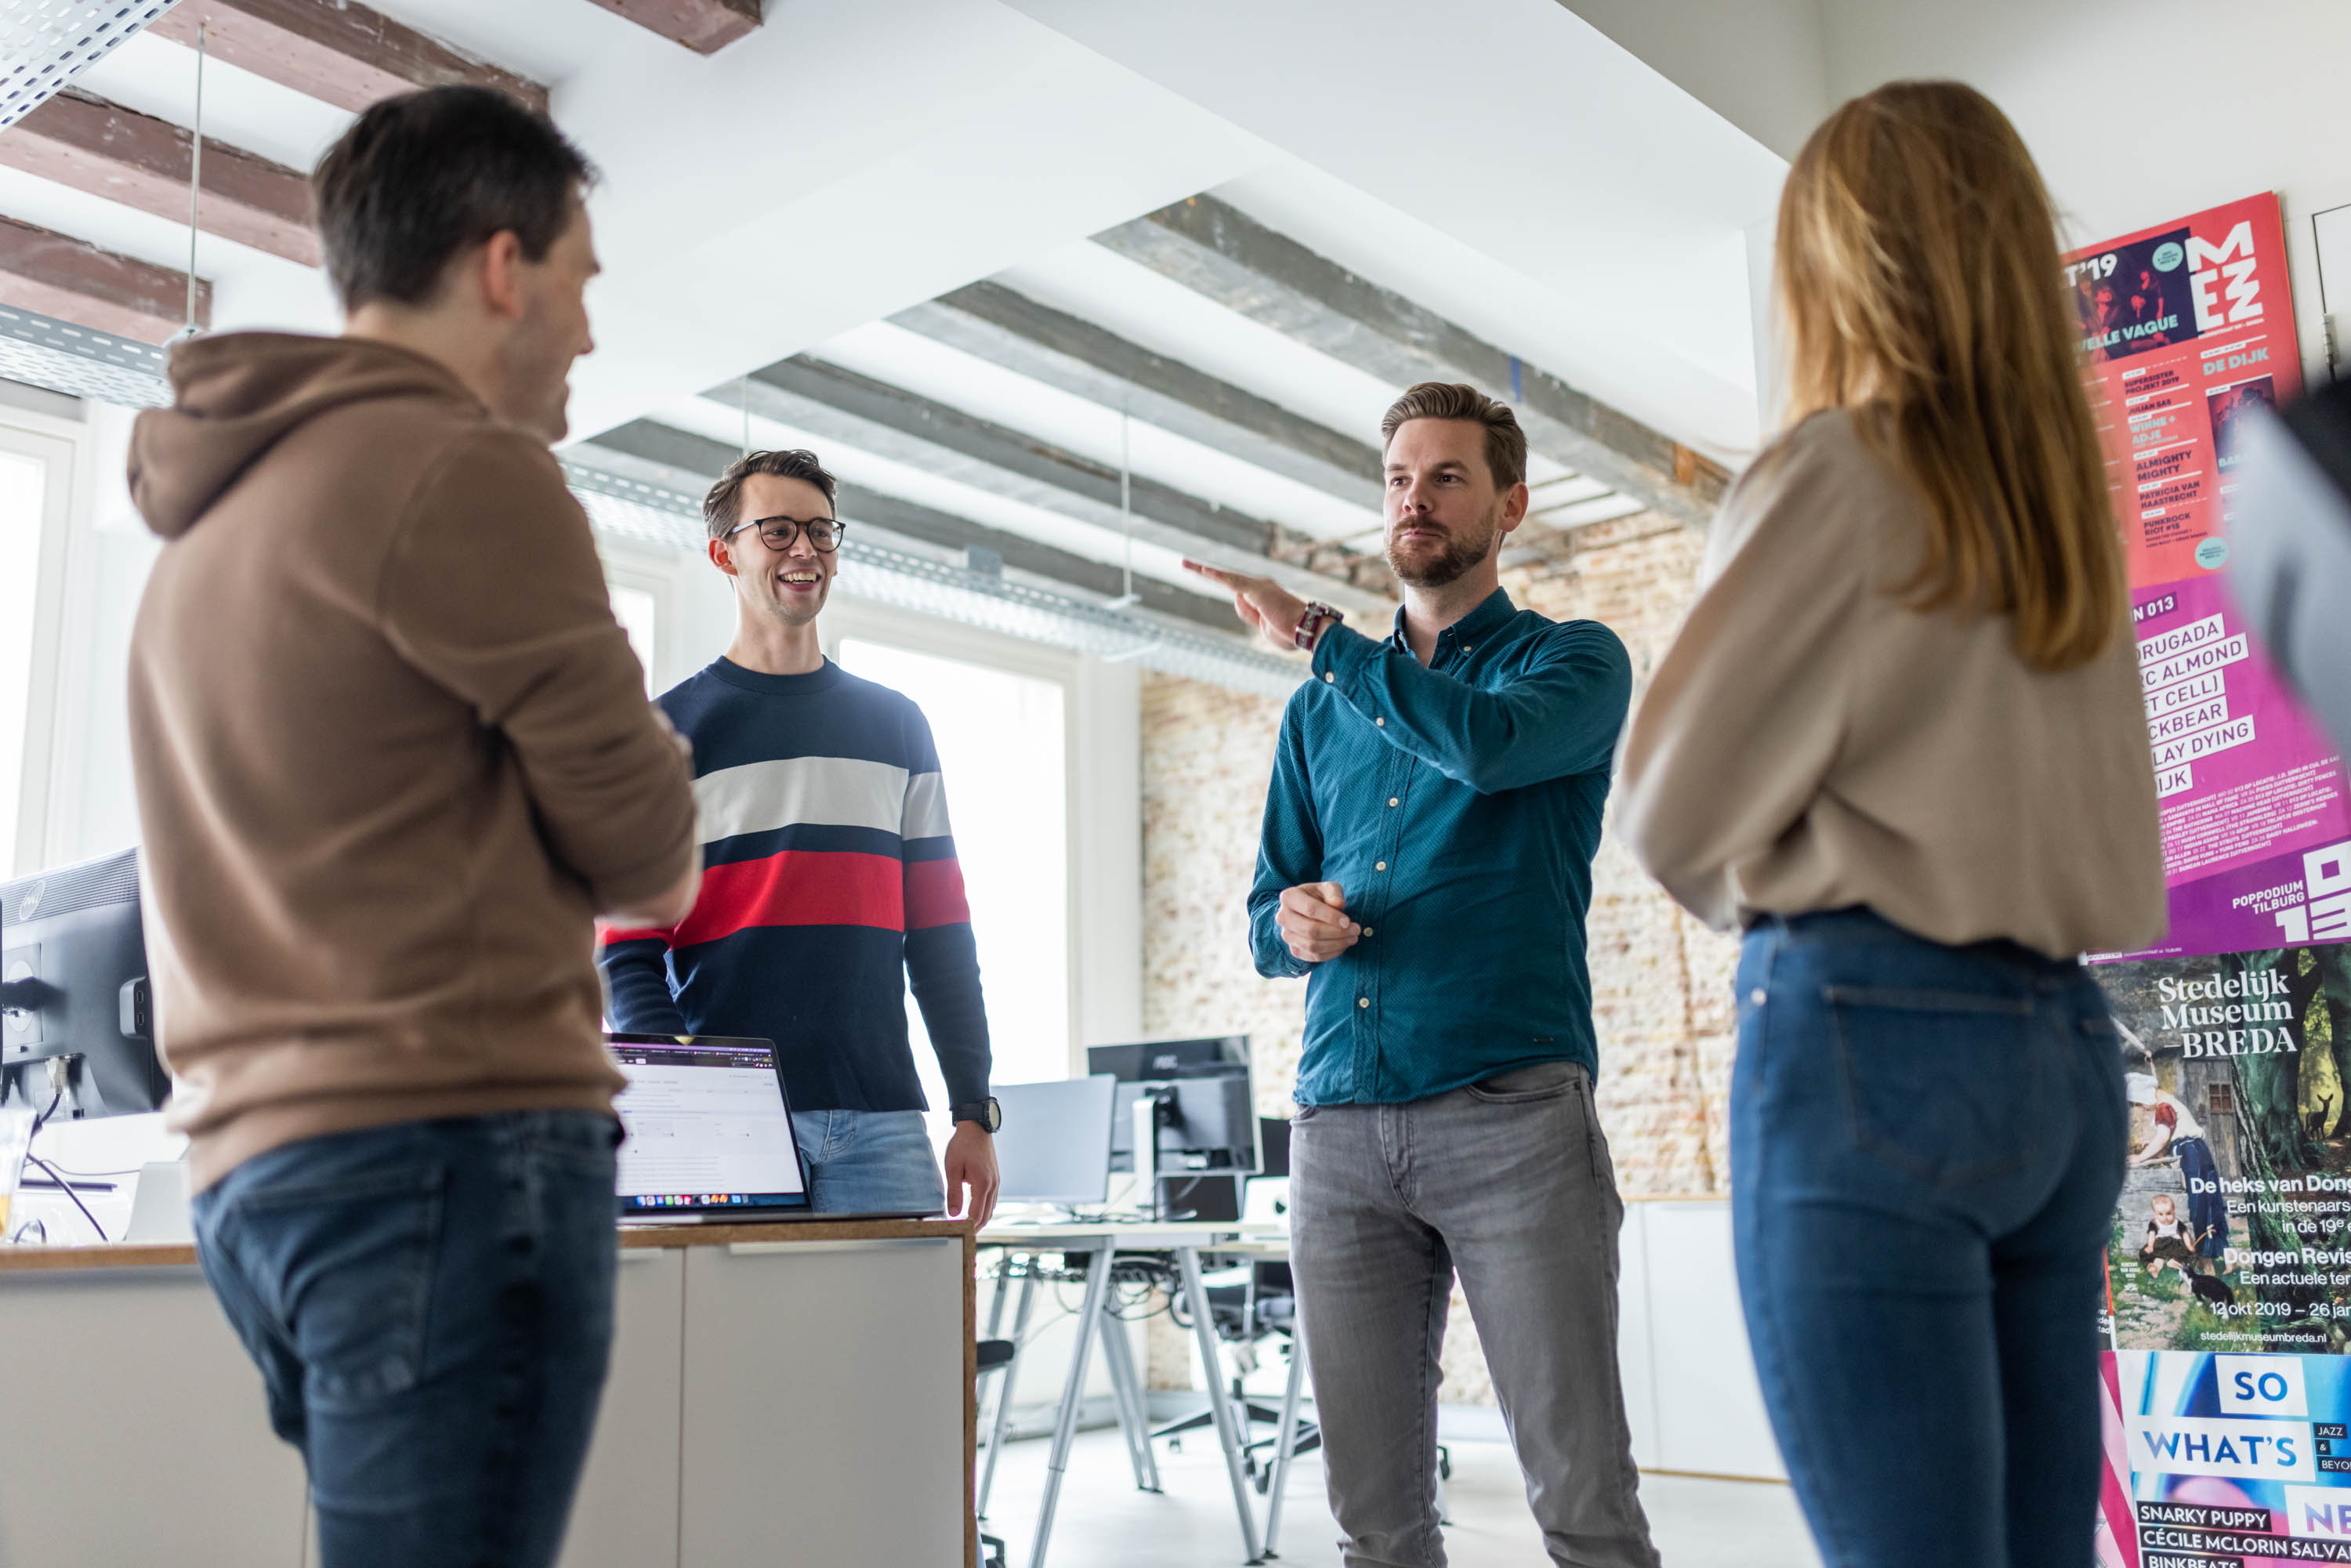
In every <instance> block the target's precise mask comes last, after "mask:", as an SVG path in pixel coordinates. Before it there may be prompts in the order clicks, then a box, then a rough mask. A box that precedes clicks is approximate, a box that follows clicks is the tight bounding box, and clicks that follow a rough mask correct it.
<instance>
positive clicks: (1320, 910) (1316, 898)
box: [1273, 882, 1364, 964]
mask: <svg viewBox="0 0 2351 1568" xmlns="http://www.w3.org/2000/svg"><path fill="white" fill-rule="evenodd" d="M1273 918H1274V924H1275V925H1279V926H1280V927H1281V939H1282V940H1283V941H1284V942H1287V943H1288V944H1289V945H1290V956H1293V957H1295V958H1296V959H1297V960H1298V961H1299V962H1300V963H1301V964H1320V963H1321V962H1322V961H1323V960H1324V959H1325V958H1335V957H1337V956H1339V955H1340V954H1342V953H1343V952H1345V951H1346V950H1347V949H1348V948H1350V947H1352V946H1354V945H1355V944H1356V943H1357V942H1358V941H1360V940H1362V938H1363V935H1364V928H1363V927H1362V926H1360V925H1356V924H1355V923H1354V921H1353V920H1352V919H1350V918H1348V915H1347V898H1346V894H1345V891H1344V890H1343V889H1342V888H1341V887H1340V886H1339V884H1338V883H1335V882H1308V883H1300V884H1299V885H1298V886H1296V887H1285V888H1283V889H1282V890H1281V906H1280V908H1279V909H1278V910H1276V911H1275V912H1274V916H1273Z"/></svg>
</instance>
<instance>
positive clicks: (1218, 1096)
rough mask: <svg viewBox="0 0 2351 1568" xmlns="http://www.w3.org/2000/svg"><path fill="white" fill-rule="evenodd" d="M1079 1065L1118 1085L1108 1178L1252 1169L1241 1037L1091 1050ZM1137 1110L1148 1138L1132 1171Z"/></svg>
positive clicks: (1253, 1122) (1253, 1130)
mask: <svg viewBox="0 0 2351 1568" xmlns="http://www.w3.org/2000/svg"><path fill="white" fill-rule="evenodd" d="M1086 1066H1087V1067H1088V1069H1089V1070H1091V1071H1094V1072H1108V1073H1110V1074H1112V1075H1113V1077H1114V1078H1116V1079H1117V1080H1118V1084H1117V1087H1116V1089H1115V1091H1114V1092H1113V1094H1114V1099H1113V1105H1114V1111H1115V1113H1114V1114H1113V1116H1112V1118H1111V1162H1110V1167H1111V1169H1113V1170H1114V1171H1135V1172H1137V1174H1138V1175H1139V1174H1141V1172H1142V1170H1143V1169H1147V1170H1148V1171H1149V1172H1150V1173H1151V1175H1152V1176H1155V1177H1157V1178H1159V1179H1160V1180H1162V1181H1165V1180H1167V1179H1169V1178H1176V1177H1196V1176H1236V1177H1237V1176H1247V1175H1248V1174H1249V1173H1250V1172H1252V1171H1254V1170H1256V1169H1257V1168H1258V1135H1257V1105H1256V1097H1255V1095H1254V1093H1253V1092H1252V1087H1251V1084H1250V1081H1249V1037H1248V1036H1246V1035H1228V1036H1225V1037H1223V1038H1220V1039H1216V1040H1155V1041H1150V1042H1147V1043H1143V1044H1137V1045H1098V1046H1094V1047H1092V1048H1091V1049H1090V1050H1088V1051H1087V1052H1086ZM1138 1103H1142V1104H1145V1105H1147V1106H1148V1108H1149V1109H1148V1111H1147V1114H1148V1115H1149V1117H1150V1125H1151V1126H1152V1127H1153V1129H1154V1132H1155V1135H1154V1136H1153V1137H1152V1139H1151V1140H1150V1145H1149V1147H1148V1148H1147V1149H1146V1150H1145V1151H1144V1162H1143V1165H1142V1166H1141V1167H1140V1168H1139V1167H1138V1165H1137V1162H1136V1159H1135V1153H1136V1149H1137V1138H1136V1128H1137V1126H1138V1125H1139V1124H1141V1123H1140V1119H1139V1118H1138V1117H1137V1115H1136V1113H1135V1107H1136V1106H1137V1104H1138Z"/></svg>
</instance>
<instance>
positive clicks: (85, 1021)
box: [0, 849, 172, 1120]
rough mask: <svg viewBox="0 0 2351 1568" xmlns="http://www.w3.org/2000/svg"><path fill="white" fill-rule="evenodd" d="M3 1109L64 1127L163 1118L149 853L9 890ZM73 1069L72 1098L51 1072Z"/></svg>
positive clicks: (2, 943)
mask: <svg viewBox="0 0 2351 1568" xmlns="http://www.w3.org/2000/svg"><path fill="white" fill-rule="evenodd" d="M0 981H5V983H6V986H7V990H6V992H5V997H0V1103H12V1104H24V1105H29V1106H31V1107H32V1108H33V1109H34V1110H36V1111H46V1110H47V1109H48V1107H49V1104H50V1102H51V1100H52V1099H55V1100H56V1101H57V1117H58V1118H59V1119H60V1120H63V1119H69V1118H79V1117H91V1116H122V1115H129V1114H131V1113H135V1112H141V1111H155V1110H160V1109H162V1105H163V1102H164V1101H166V1100H168V1099H169V1098H171V1093H172V1080H171V1077H170V1075H169V1074H168V1073H166V1072H165V1071H163V1065H162V1062H161V1061H158V1060H157V1058H156V1055H155V1041H154V1032H155V1026H154V1023H153V1021H152V1016H153V1008H152V1004H151V1002H150V1000H149V997H148V988H147V946H146V941H145V938H144V936H142V934H141V930H140V925H139V852H138V851H137V850H135V849H133V850H125V851H123V852H121V853H120V854H112V855H108V856H106V857H105V858H103V859H100V860H94V861H86V862H83V863H81V864H79V865H70V866H60V867H58V868H57V870H55V871H47V872H42V873H38V874H37V875H33V876H26V877H19V878H17V879H16V881H14V882H10V883H0ZM60 1060H62V1061H64V1062H65V1063H66V1070H65V1071H66V1078H65V1085H64V1088H63V1090H62V1092H59V1090H57V1088H55V1087H53V1086H52V1081H51V1073H52V1071H53V1069H52V1068H51V1066H50V1063H52V1062H54V1061H60Z"/></svg>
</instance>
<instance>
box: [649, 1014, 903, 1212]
mask: <svg viewBox="0 0 2351 1568" xmlns="http://www.w3.org/2000/svg"><path fill="white" fill-rule="evenodd" d="M604 1038H605V1039H606V1040H608V1041H609V1042H610V1043H611V1048H612V1058H613V1061H614V1062H615V1063H616V1064H617V1065H618V1066H619V1067H620V1069H621V1071H622V1074H623V1075H624V1076H625V1077H626V1078H627V1079H628V1081H629V1086H628V1087H627V1088H626V1089H624V1090H622V1092H621V1094H620V1096H619V1098H618V1099H617V1100H615V1101H614V1102H613V1109H614V1110H616V1111H618V1112H619V1113H620V1116H621V1124H622V1127H624V1128H625V1129H626V1130H627V1132H628V1137H627V1139H626V1141H625V1142H623V1143H622V1145H621V1154H620V1179H619V1184H618V1201H619V1207H620V1215H621V1218H622V1221H624V1222H625V1223H628V1224H632V1225H696V1224H701V1225H708V1224H724V1225H738V1224H742V1223H744V1222H746V1221H758V1220H777V1219H810V1218H822V1219H914V1218H927V1216H926V1215H925V1214H923V1213H922V1212H920V1211H916V1210H911V1209H901V1210H895V1211H893V1212H889V1213H862V1214H841V1213H829V1214H823V1215H819V1214H818V1213H817V1212H816V1210H815V1209H814V1208H813V1207H811V1206H810V1196H809V1182H808V1166H807V1165H806V1164H805V1163H804V1162H803V1161H802V1160H801V1158H800V1151H799V1144H798V1143H797V1142H795V1141H794V1139H793V1137H792V1111H791V1103H790V1101H789V1099H788V1098H787V1096H786V1094H785V1092H784V1074H783V1069H782V1067H781V1066H780V1065H778V1062H777V1061H776V1047H775V1044H774V1042H773V1041H771V1040H741V1039H733V1038H729V1037H726V1036H720V1035H694V1036H687V1037H683V1038H681V1037H678V1036H674V1035H666V1034H608V1035H606V1036H605V1037H604Z"/></svg>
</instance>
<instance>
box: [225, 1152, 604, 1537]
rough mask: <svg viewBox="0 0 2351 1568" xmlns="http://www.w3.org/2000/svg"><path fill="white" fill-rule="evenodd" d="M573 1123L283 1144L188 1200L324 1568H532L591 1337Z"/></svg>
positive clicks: (554, 1521) (593, 1368)
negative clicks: (306, 1487)
mask: <svg viewBox="0 0 2351 1568" xmlns="http://www.w3.org/2000/svg"><path fill="white" fill-rule="evenodd" d="M617 1132H618V1124H616V1123H615V1122H613V1120H612V1119H611V1117H609V1116H601V1115H595V1114H591V1113H586V1112H576V1111H528V1112H516V1113H507V1114H503V1115H494V1116H480V1117H470V1118H464V1119H452V1120H447V1121H437V1122H412V1123H405V1124H399V1125H394V1126H389V1127H378V1128H371V1129H368V1130H366V1131H363V1132H357V1133H345V1134H338V1135H335V1136H332V1137H324V1138H313V1139H309V1140H307V1141H305V1142H302V1143H298V1144H289V1145H286V1146H284V1147H281V1148H277V1149H273V1150H271V1151H270V1152H268V1153H267V1154H264V1155H256V1156H255V1157H254V1158H253V1159H250V1160H247V1161H246V1163H245V1164H243V1165H241V1166H237V1167H236V1168H235V1170H233V1171H231V1172H230V1173H229V1174H228V1175H227V1176H225V1177H224V1178H223V1179H222V1180H221V1181H220V1182H218V1183H217V1184H215V1185H214V1186H211V1187H209V1188H207V1189H206V1190H205V1191H204V1192H202V1193H200V1194H198V1195H197V1197H196V1199H195V1201H194V1203H193V1205H192V1209H193V1218H194V1221H195V1232H196V1249H197V1255H198V1257H199V1258H200V1259H201V1260H202V1261H203V1263H204V1277H205V1278H206V1279H208V1280H209V1281H212V1287H213V1291H214V1294H215V1295H216V1296H218V1297H219V1298H220V1302H221V1306H222V1308H223V1309H224V1310H225V1312H227V1314H228V1318H229V1322H230V1323H231V1324H232V1325H234V1326H235V1329H236V1331H237V1333H238V1334H239V1335H240V1336H241V1337H242V1338H243V1339H244V1341H245V1345H246V1350H247V1351H248V1352H250V1353H251V1354H252V1356H253V1359H254V1360H255V1361H256V1363H258V1364H259V1365H260V1367H261V1375H262V1381H263V1383H264V1385H266V1389H267V1392H268V1397H269V1418H270V1424H271V1425H272V1426H273V1427H276V1428H277V1435H278V1436H279V1437H283V1438H285V1439H286V1440H287V1442H289V1443H291V1444H293V1445H294V1446H295V1447H296V1448H299V1449H301V1450H302V1457H303V1459H304V1460H305V1462H306V1463H307V1465H308V1469H309V1475H310V1498H311V1502H312V1505H313V1506H314V1507H315V1508H316V1510H317V1511H318V1518H319V1560H320V1562H321V1563H323V1564H324V1565H325V1568H378V1565H381V1568H394V1565H398V1568H413V1565H417V1564H423V1563H434V1564H444V1563H445V1564H448V1565H449V1568H543V1565H545V1564H549V1563H553V1562H554V1561H555V1558H556V1553H557V1552H558V1550H559V1548H560V1547H561V1546H562V1543H563V1528H564V1523H565V1521H566V1520H567V1519H568V1518H569V1514H570V1511H571V1494H572V1490H573V1488H574V1487H575V1486H576V1485H577V1484H578V1482H579V1479H580V1466H581V1464H582V1463H583V1462H584V1461H585V1460H586V1458H587V1455H588V1442H589V1438H590V1436H591V1435H592V1433H593V1431H594V1428H595V1424H596V1406H597V1402H598V1400H599V1399H600V1398H601V1396H602V1392H603V1386H604V1366H605V1359H606V1355H607V1353H608V1352H609V1351H610V1349H611V1339H612V1271H613V1263H614V1257H615V1254H614V1242H613V1237H614V1227H613V1198H612V1192H613V1185H614V1184H613V1169H612V1145H613V1142H614V1139H615V1135H616V1134H617Z"/></svg>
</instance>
